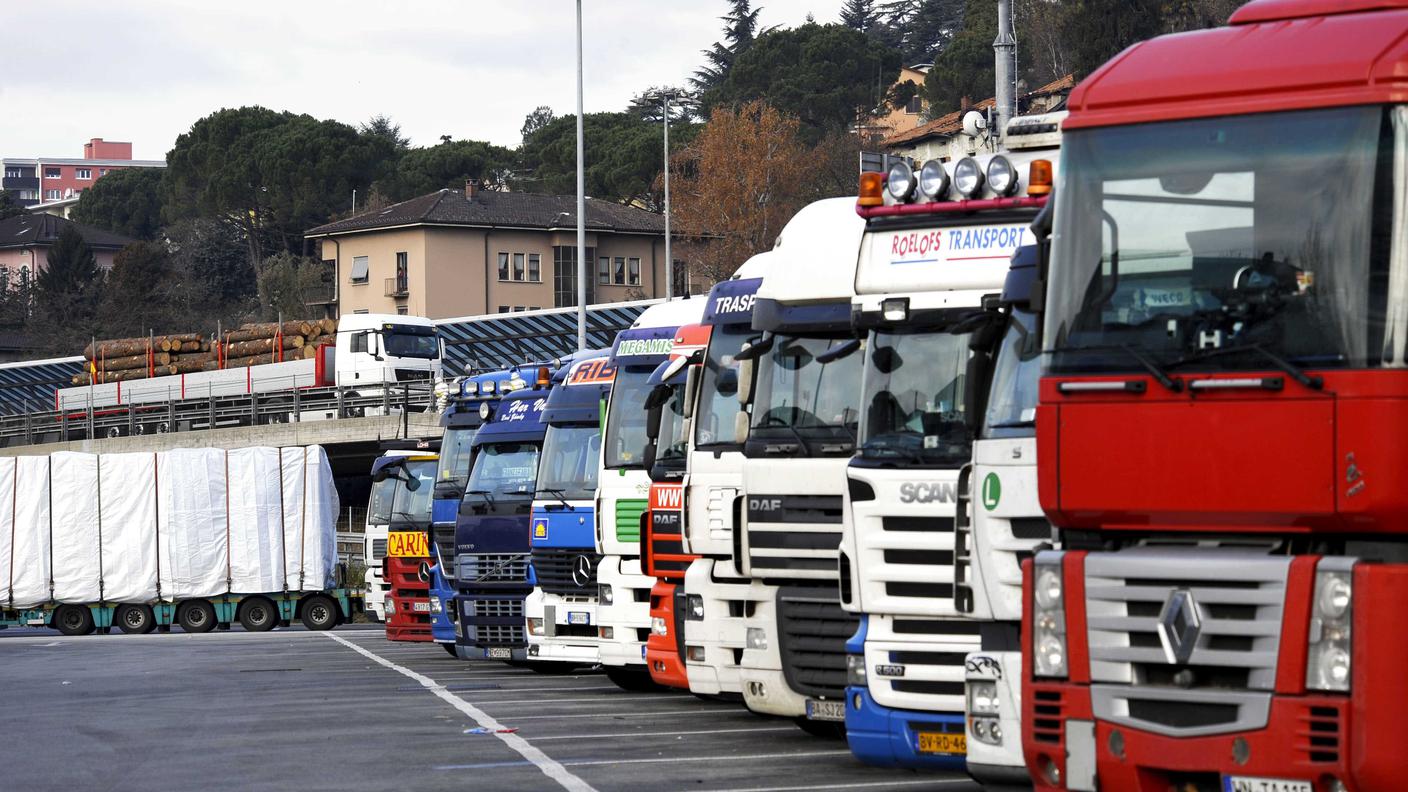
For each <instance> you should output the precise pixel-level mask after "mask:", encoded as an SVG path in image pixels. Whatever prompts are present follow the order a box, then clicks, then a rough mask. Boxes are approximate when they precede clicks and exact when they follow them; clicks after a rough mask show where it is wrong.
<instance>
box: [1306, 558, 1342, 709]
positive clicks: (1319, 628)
mask: <svg viewBox="0 0 1408 792" xmlns="http://www.w3.org/2000/svg"><path fill="white" fill-rule="evenodd" d="M1353 618H1354V559H1352V558H1322V559H1320V563H1319V564H1317V565H1316V568H1315V599H1314V600H1313V605H1312V609H1311V613H1310V641H1309V643H1310V647H1309V651H1308V652H1307V654H1306V667H1305V685H1306V687H1308V688H1311V689H1314V690H1337V691H1348V690H1349V677H1350V671H1351V670H1352V668H1351V665H1350V658H1351V656H1352V650H1353V647H1352V645H1351V643H1350V624H1351V622H1352V621H1353Z"/></svg>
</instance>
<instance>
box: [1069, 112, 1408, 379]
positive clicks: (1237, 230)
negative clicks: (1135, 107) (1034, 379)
mask: <svg viewBox="0 0 1408 792" xmlns="http://www.w3.org/2000/svg"><path fill="white" fill-rule="evenodd" d="M1405 129H1408V111H1405V109H1404V108H1395V109H1392V110H1389V111H1385V110H1384V109H1383V108H1380V107H1372V106H1365V107H1344V108H1333V109H1328V110H1307V111H1295V112H1283V113H1261V114H1256V115H1247V116H1229V117H1223V118H1212V119H1199V120H1193V121H1171V122H1164V123H1153V124H1137V125H1132V126H1127V127H1110V128H1104V129H1090V130H1075V131H1073V132H1072V133H1071V134H1070V135H1069V136H1068V137H1067V138H1066V140H1065V142H1064V143H1063V149H1064V152H1063V154H1062V168H1061V179H1062V184H1061V185H1060V187H1059V188H1058V192H1057V194H1059V195H1060V196H1061V199H1060V201H1059V202H1058V209H1057V220H1056V234H1055V237H1054V241H1053V266H1052V277H1051V284H1050V288H1049V289H1048V290H1047V294H1048V295H1049V305H1048V309H1047V316H1046V319H1045V321H1046V332H1045V334H1044V338H1045V339H1046V340H1045V343H1046V345H1047V352H1049V353H1050V359H1049V361H1048V362H1049V365H1050V371H1051V372H1053V373H1058V374H1059V373H1072V372H1104V371H1142V370H1143V368H1141V363H1140V361H1139V358H1140V357H1143V358H1144V359H1145V362H1147V363H1150V364H1154V365H1157V366H1158V367H1161V368H1166V369H1167V368H1174V367H1179V366H1186V367H1187V368H1190V369H1202V370H1247V369H1265V368H1267V367H1268V360H1269V359H1270V358H1269V357H1268V353H1269V354H1270V355H1271V356H1275V357H1276V358H1280V359H1281V360H1282V362H1290V363H1293V364H1295V365H1298V366H1307V367H1318V368H1325V367H1364V366H1375V365H1378V364H1379V363H1380V361H1382V360H1385V359H1386V355H1385V350H1384V348H1383V347H1384V342H1385V332H1384V325H1385V317H1386V308H1387V294H1388V280H1389V278H1388V269H1389V261H1388V259H1389V252H1390V250H1391V249H1392V245H1391V244H1390V237H1391V234H1392V225H1393V220H1392V218H1393V213H1394V204H1395V196H1397V195H1399V193H1400V192H1401V189H1400V188H1399V187H1397V186H1396V185H1395V184H1394V180H1395V178H1399V179H1401V178H1403V176H1404V174H1403V173H1402V172H1401V166H1399V168H1398V169H1395V168H1394V165H1393V160H1394V148H1395V143H1396V144H1397V146H1398V148H1399V149H1400V150H1401V149H1402V147H1403V146H1404V141H1405V139H1408V138H1405ZM1399 203H1401V201H1399ZM1399 211H1400V212H1401V211H1402V209H1401V207H1400V209H1399ZM1401 277H1402V275H1401V273H1399V274H1396V275H1395V278H1396V279H1401ZM1400 287H1401V284H1400ZM1397 321H1400V322H1401V323H1402V324H1404V325H1405V326H1408V318H1405V319H1403V320H1397ZM1399 336H1401V333H1399V332H1395V333H1390V334H1388V340H1389V342H1390V343H1396V344H1400V345H1401V343H1402V340H1403V339H1402V338H1401V337H1399ZM1389 355H1391V356H1392V359H1394V360H1401V358H1400V357H1398V353H1396V352H1390V353H1389Z"/></svg>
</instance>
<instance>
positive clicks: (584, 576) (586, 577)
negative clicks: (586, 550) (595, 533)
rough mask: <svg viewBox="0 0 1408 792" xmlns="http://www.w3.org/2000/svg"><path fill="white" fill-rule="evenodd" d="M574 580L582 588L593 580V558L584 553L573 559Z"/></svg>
mask: <svg viewBox="0 0 1408 792" xmlns="http://www.w3.org/2000/svg"><path fill="white" fill-rule="evenodd" d="M572 582H573V583H576V584H577V588H582V587H584V586H586V585H587V584H588V583H591V582H592V560H591V559H590V558H588V557H587V556H584V555H579V556H577V557H576V558H574V559H572Z"/></svg>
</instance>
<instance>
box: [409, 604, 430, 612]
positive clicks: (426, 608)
mask: <svg viewBox="0 0 1408 792" xmlns="http://www.w3.org/2000/svg"><path fill="white" fill-rule="evenodd" d="M411 610H413V611H415V612H416V613H430V603H429V602H412V603H411Z"/></svg>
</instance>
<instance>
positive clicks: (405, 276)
mask: <svg viewBox="0 0 1408 792" xmlns="http://www.w3.org/2000/svg"><path fill="white" fill-rule="evenodd" d="M410 277H411V267H410V264H409V263H408V261H407V257H406V254H405V253H397V254H396V293H397V294H405V293H406V292H408V291H410V288H411V284H410Z"/></svg>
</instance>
